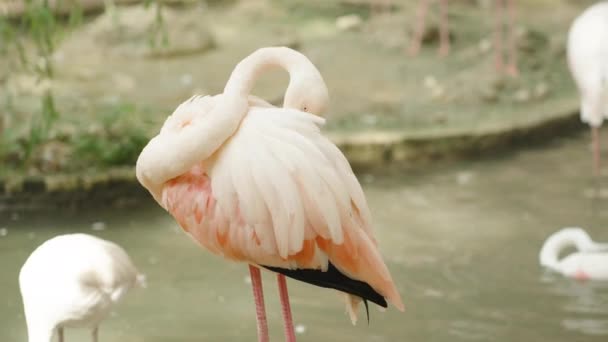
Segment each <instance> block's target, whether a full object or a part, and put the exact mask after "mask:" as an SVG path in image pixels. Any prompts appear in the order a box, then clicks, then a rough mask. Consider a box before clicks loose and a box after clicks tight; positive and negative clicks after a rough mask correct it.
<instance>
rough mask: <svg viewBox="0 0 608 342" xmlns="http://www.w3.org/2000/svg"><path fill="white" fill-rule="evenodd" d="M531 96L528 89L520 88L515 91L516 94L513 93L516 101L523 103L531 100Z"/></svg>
mask: <svg viewBox="0 0 608 342" xmlns="http://www.w3.org/2000/svg"><path fill="white" fill-rule="evenodd" d="M531 97H532V96H531V94H530V91H529V90H528V89H519V90H517V91H516V92H515V94H513V99H514V100H515V101H516V102H521V103H525V102H529V101H530V98H531Z"/></svg>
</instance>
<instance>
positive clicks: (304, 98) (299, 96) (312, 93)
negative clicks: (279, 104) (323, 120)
mask: <svg viewBox="0 0 608 342" xmlns="http://www.w3.org/2000/svg"><path fill="white" fill-rule="evenodd" d="M328 105H329V91H328V90H327V86H326V85H325V82H323V79H322V78H321V75H318V77H317V76H313V75H308V76H307V77H302V78H299V80H298V82H290V83H289V86H287V91H286V92H285V99H284V101H283V107H284V108H291V109H296V110H299V111H302V112H307V113H311V114H314V115H319V116H321V115H322V114H323V112H325V110H326V109H327V107H328Z"/></svg>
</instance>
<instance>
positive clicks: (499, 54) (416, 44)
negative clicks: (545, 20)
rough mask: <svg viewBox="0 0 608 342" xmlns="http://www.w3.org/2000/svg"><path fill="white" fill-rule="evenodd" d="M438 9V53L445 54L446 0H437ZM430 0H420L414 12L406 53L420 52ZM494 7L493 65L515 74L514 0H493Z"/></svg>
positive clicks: (500, 69) (446, 33) (447, 32)
mask: <svg viewBox="0 0 608 342" xmlns="http://www.w3.org/2000/svg"><path fill="white" fill-rule="evenodd" d="M438 1H439V9H440V14H441V15H440V21H439V39H440V43H439V54H440V55H441V56H446V55H447V54H448V53H449V51H450V34H449V25H448V0H438ZM430 2H431V0H420V2H419V3H418V10H417V12H416V23H415V27H414V36H413V37H412V42H411V44H410V46H409V48H408V53H409V54H410V55H412V56H415V55H417V54H418V53H419V52H420V46H421V44H422V36H423V34H424V30H425V21H426V15H427V13H428V7H429V4H430ZM505 2H506V4H505ZM494 4H495V9H496V18H497V20H496V26H495V30H494V50H495V65H496V70H498V71H499V72H503V71H504V72H506V73H507V74H509V75H512V76H516V75H518V73H519V71H518V69H517V48H516V46H515V43H516V42H515V33H514V22H515V4H514V0H494ZM505 7H506V12H507V15H506V19H507V20H506V24H507V31H506V32H507V45H508V61H507V63H505V62H504V58H503V40H504V37H503V17H505V15H504V12H505Z"/></svg>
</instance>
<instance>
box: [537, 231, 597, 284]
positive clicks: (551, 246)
mask: <svg viewBox="0 0 608 342" xmlns="http://www.w3.org/2000/svg"><path fill="white" fill-rule="evenodd" d="M567 247H576V249H577V251H576V252H574V253H572V254H569V255H567V256H565V257H563V258H562V259H559V254H560V252H561V251H563V250H564V249H566V248H567ZM539 259H540V264H541V265H542V266H544V267H547V268H548V269H551V270H553V271H555V272H558V273H560V274H562V275H564V276H565V277H569V278H576V279H581V280H586V279H594V280H608V244H606V243H597V242H594V241H593V240H591V238H590V237H589V235H588V234H587V233H586V232H585V231H584V230H583V229H581V228H563V229H561V230H559V231H558V232H556V233H554V234H552V235H551V236H549V238H547V240H546V241H545V243H544V244H543V247H542V249H541V252H540V255H539Z"/></svg>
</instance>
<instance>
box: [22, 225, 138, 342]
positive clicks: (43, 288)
mask: <svg viewBox="0 0 608 342" xmlns="http://www.w3.org/2000/svg"><path fill="white" fill-rule="evenodd" d="M134 286H141V287H145V277H144V276H143V275H141V274H139V272H138V271H137V269H136V268H135V266H134V265H133V263H132V262H131V259H130V258H129V256H128V255H127V253H126V252H125V251H124V250H123V249H122V248H120V246H118V245H116V244H114V243H113V242H110V241H106V240H102V239H100V238H97V237H94V236H91V235H87V234H68V235H60V236H56V237H54V238H52V239H50V240H48V241H46V242H44V243H43V244H42V245H40V246H39V247H38V248H36V250H35V251H34V252H32V254H31V255H30V256H29V258H28V259H27V261H26V262H25V264H24V265H23V267H22V268H21V272H20V273H19V287H20V288H21V296H22V297H23V307H24V311H25V318H26V321H27V331H28V333H27V334H28V339H29V341H30V342H51V341H52V340H53V335H54V334H55V332H57V335H58V336H59V341H60V342H63V336H64V335H63V329H64V327H88V328H90V329H91V333H92V339H93V341H94V342H97V335H98V330H99V324H100V322H101V321H102V320H103V319H104V318H105V317H106V316H107V315H108V313H109V312H110V310H111V309H112V307H113V306H114V305H115V304H116V303H118V302H119V301H120V300H121V299H122V298H123V297H124V296H125V295H126V294H127V292H128V291H129V290H130V289H131V288H132V287H134Z"/></svg>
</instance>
